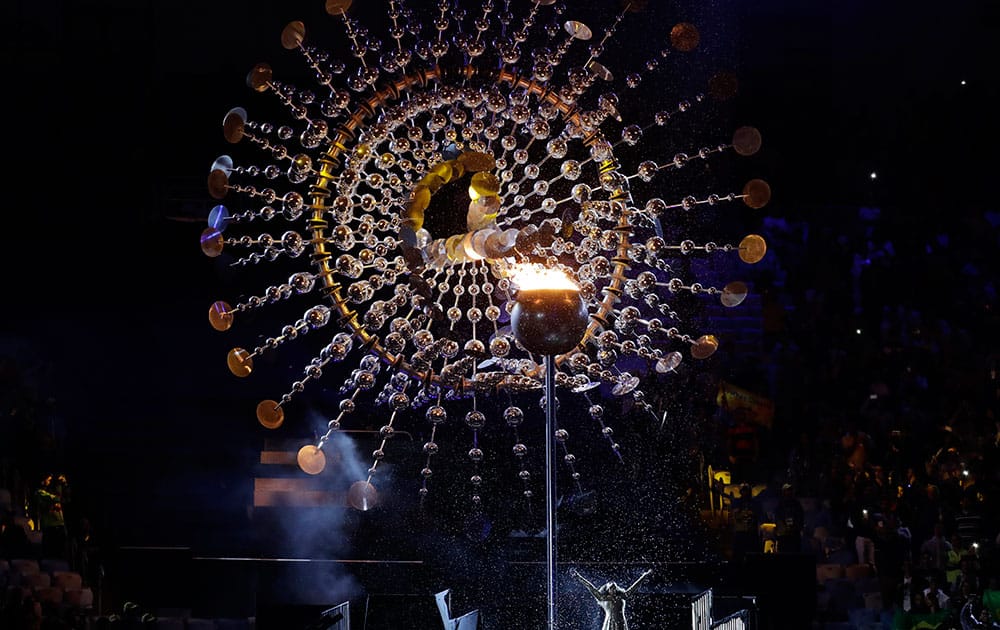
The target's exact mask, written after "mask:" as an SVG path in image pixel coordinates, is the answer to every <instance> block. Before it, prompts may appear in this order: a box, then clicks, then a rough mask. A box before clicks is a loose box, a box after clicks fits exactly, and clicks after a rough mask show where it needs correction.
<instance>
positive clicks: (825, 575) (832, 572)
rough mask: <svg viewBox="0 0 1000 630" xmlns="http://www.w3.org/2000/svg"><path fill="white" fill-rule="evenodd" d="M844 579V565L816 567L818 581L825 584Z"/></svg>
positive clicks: (818, 565)
mask: <svg viewBox="0 0 1000 630" xmlns="http://www.w3.org/2000/svg"><path fill="white" fill-rule="evenodd" d="M843 577H844V565H842V564H831V563H823V564H817V565H816V581H817V582H818V583H820V584H825V583H826V582H828V581H829V580H839V579H841V578H843Z"/></svg>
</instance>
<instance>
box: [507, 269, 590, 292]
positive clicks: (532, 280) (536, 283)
mask: <svg viewBox="0 0 1000 630" xmlns="http://www.w3.org/2000/svg"><path fill="white" fill-rule="evenodd" d="M510 275H511V282H513V283H514V285H515V286H516V287H517V288H518V290H520V291H537V290H541V289H559V290H563V291H579V290H580V287H579V286H577V284H576V283H575V282H573V280H572V279H570V277H569V276H567V275H566V273H565V272H564V271H562V270H561V269H553V268H551V267H544V266H542V265H537V264H519V265H514V266H513V267H511V270H510Z"/></svg>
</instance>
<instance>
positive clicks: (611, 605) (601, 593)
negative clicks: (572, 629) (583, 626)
mask: <svg viewBox="0 0 1000 630" xmlns="http://www.w3.org/2000/svg"><path fill="white" fill-rule="evenodd" d="M652 572H653V571H652V569H649V570H647V571H646V572H645V573H643V574H642V575H640V576H639V577H638V578H636V580H635V582H632V586H629V587H628V588H622V587H620V586H618V584H616V583H615V582H608V583H607V584H605V585H604V586H602V587H600V588H597V587H596V586H594V585H593V584H591V583H590V582H589V581H588V580H587V578H585V577H583V576H582V575H580V572H579V571H577V570H576V569H571V570H570V575H572V576H573V577H575V578H576V579H577V580H579V581H580V583H581V584H583V585H584V586H586V587H587V590H588V591H589V592H590V594H591V595H592V596H593V598H594V599H595V600H597V603H598V605H600V607H601V609H603V610H604V623H603V624H601V630H628V622H627V621H625V602H627V601H628V598H629V597H630V596H631V595H632V593H634V592H635V589H636V588H638V587H639V584H640V583H641V582H642V581H643V580H645V579H646V578H647V577H649V575H650V574H651V573H652Z"/></svg>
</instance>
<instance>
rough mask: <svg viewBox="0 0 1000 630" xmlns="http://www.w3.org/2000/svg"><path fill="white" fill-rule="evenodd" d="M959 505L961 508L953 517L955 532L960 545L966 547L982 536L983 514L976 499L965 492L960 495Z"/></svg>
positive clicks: (976, 541)
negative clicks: (960, 542)
mask: <svg viewBox="0 0 1000 630" xmlns="http://www.w3.org/2000/svg"><path fill="white" fill-rule="evenodd" d="M960 505H961V509H960V510H959V511H958V513H957V514H955V518H954V520H955V533H956V534H958V537H959V539H960V540H961V541H962V546H963V547H964V548H965V549H968V548H970V547H971V546H972V543H979V541H980V539H981V538H982V537H983V515H982V514H981V513H980V511H979V506H978V504H977V503H976V500H975V499H974V498H973V497H971V496H969V495H967V494H966V495H963V496H962V498H961V503H960Z"/></svg>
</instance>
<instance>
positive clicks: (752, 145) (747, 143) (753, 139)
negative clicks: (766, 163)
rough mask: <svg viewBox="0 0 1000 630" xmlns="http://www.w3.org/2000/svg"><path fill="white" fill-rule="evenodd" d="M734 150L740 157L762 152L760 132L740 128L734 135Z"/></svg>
mask: <svg viewBox="0 0 1000 630" xmlns="http://www.w3.org/2000/svg"><path fill="white" fill-rule="evenodd" d="M733 149H735V150H736V152H737V153H739V154H740V155H753V154H754V153H756V152H757V151H760V132H759V131H757V129H755V128H754V127H740V128H739V129H737V130H736V131H735V132H734V133H733Z"/></svg>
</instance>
